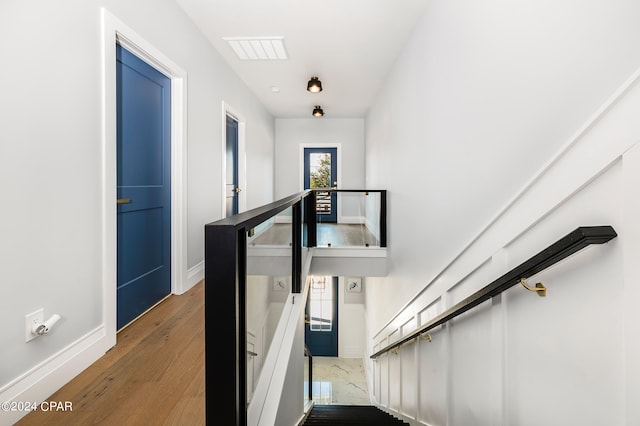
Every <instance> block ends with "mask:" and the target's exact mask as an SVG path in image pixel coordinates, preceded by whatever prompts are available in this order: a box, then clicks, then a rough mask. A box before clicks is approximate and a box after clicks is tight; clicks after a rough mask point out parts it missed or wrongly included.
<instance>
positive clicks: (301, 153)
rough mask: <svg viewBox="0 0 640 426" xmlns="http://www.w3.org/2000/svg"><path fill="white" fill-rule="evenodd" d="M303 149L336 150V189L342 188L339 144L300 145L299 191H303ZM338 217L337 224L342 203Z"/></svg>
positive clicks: (340, 145)
mask: <svg viewBox="0 0 640 426" xmlns="http://www.w3.org/2000/svg"><path fill="white" fill-rule="evenodd" d="M305 148H336V152H337V156H338V167H337V169H338V170H337V171H336V174H337V175H338V176H337V182H338V184H337V185H336V187H337V188H342V144H341V143H338V142H336V143H330V142H327V143H305V142H303V143H301V144H300V147H299V150H300V152H299V161H298V183H299V188H298V189H299V191H300V192H302V191H304V149H305ZM337 213H338V215H337V216H336V220H337V221H338V222H339V221H340V219H341V218H342V203H338V212H337Z"/></svg>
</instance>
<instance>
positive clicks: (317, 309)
mask: <svg viewBox="0 0 640 426" xmlns="http://www.w3.org/2000/svg"><path fill="white" fill-rule="evenodd" d="M304 331H305V334H304V337H305V343H306V345H307V347H308V348H309V350H310V351H311V353H312V354H313V356H331V357H337V356H338V277H331V276H313V277H311V283H310V287H309V295H308V297H307V306H306V308H305V328H304Z"/></svg>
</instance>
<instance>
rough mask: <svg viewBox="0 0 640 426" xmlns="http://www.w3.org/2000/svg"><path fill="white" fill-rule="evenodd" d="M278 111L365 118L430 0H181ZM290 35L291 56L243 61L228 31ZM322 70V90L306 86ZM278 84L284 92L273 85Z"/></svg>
mask: <svg viewBox="0 0 640 426" xmlns="http://www.w3.org/2000/svg"><path fill="white" fill-rule="evenodd" d="M176 1H177V3H178V4H179V5H180V6H181V7H182V8H183V9H184V10H185V12H186V13H187V15H189V17H190V18H191V19H192V20H193V21H194V22H195V24H196V25H197V26H198V27H199V28H200V30H201V31H202V32H203V33H204V34H205V35H206V37H207V38H208V39H209V40H210V41H211V44H212V45H213V46H214V47H215V48H216V50H218V52H220V54H221V55H222V57H223V58H224V59H225V60H226V61H227V62H228V64H229V65H230V66H231V68H232V69H233V70H234V71H235V72H236V73H237V74H238V75H239V76H240V78H241V79H242V80H243V81H244V82H245V84H246V85H247V86H248V87H249V89H251V90H252V91H253V92H254V93H255V95H256V96H257V97H258V98H259V99H260V101H261V102H262V103H263V104H264V105H265V107H266V108H267V109H268V110H269V111H270V112H271V114H273V115H274V117H276V118H311V117H312V116H311V112H312V110H313V107H314V105H320V106H321V107H322V108H323V110H324V112H325V116H324V117H325V118H359V117H364V116H365V114H366V112H367V110H368V108H369V106H370V105H371V103H372V102H373V100H374V98H375V95H376V93H377V91H378V89H379V88H380V86H381V84H382V82H383V81H384V79H385V77H386V75H387V73H388V72H389V70H390V68H391V66H392V64H393V62H394V61H395V59H396V57H397V56H398V54H399V53H400V51H401V49H402V48H403V47H404V45H405V43H406V41H407V40H408V37H409V35H410V33H411V31H412V29H413V28H414V26H415V25H416V24H417V22H418V20H419V19H420V17H421V16H422V15H423V13H424V10H425V8H426V6H427V4H428V3H429V2H428V1H427V0H317V1H311V0H176ZM271 36H281V37H284V45H285V48H286V50H287V53H288V57H289V59H288V60H259V61H250V60H240V59H239V58H238V57H237V56H236V54H235V53H234V51H233V49H232V48H231V47H230V45H229V44H228V43H227V42H226V41H225V40H223V37H271ZM313 76H318V77H319V79H320V81H322V87H323V91H322V92H320V93H310V92H307V90H306V87H307V81H308V80H309V79H310V78H311V77H313ZM273 87H277V88H279V91H278V92H274V91H273V90H272V88H273Z"/></svg>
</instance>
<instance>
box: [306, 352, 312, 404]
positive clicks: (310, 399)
mask: <svg viewBox="0 0 640 426" xmlns="http://www.w3.org/2000/svg"><path fill="white" fill-rule="evenodd" d="M304 355H305V356H306V357H308V358H309V377H308V379H309V380H308V383H307V386H308V392H309V401H313V354H312V353H311V350H310V349H309V347H308V346H307V344H306V343H305V344H304Z"/></svg>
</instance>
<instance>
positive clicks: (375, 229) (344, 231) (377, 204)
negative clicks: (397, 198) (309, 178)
mask: <svg viewBox="0 0 640 426" xmlns="http://www.w3.org/2000/svg"><path fill="white" fill-rule="evenodd" d="M381 195H382V194H381V192H379V191H351V190H333V191H331V192H328V191H316V192H315V196H316V222H317V231H316V232H317V246H318V247H384V244H382V232H381V231H382V229H381V217H382V216H381V214H382V196H381Z"/></svg>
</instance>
